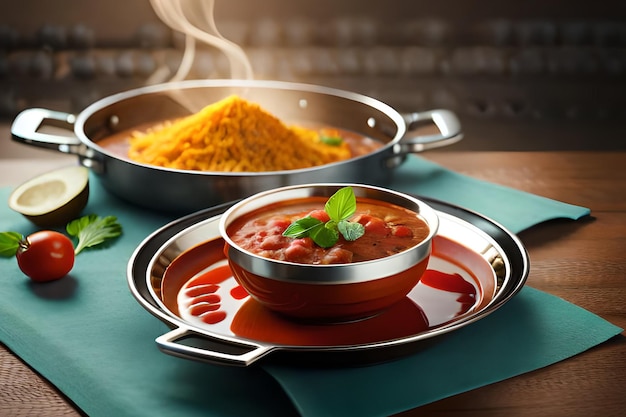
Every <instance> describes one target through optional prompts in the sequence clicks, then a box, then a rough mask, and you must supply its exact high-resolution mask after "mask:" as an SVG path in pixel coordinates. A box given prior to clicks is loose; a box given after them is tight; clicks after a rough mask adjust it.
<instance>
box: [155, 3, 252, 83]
mask: <svg viewBox="0 0 626 417" xmlns="http://www.w3.org/2000/svg"><path fill="white" fill-rule="evenodd" d="M150 3H151V5H152V8H153V9H154V11H155V13H156V14H157V16H158V17H159V18H160V19H161V20H162V21H163V22H164V23H165V24H167V25H168V26H169V27H171V28H172V29H174V30H176V31H178V32H181V33H183V34H184V35H185V50H184V53H183V58H182V60H181V63H180V65H179V67H178V70H177V72H176V74H175V75H174V76H173V77H172V78H171V79H170V81H180V80H184V79H185V78H186V77H187V75H188V74H189V71H190V70H191V67H192V65H193V61H194V58H195V54H196V41H200V42H203V43H206V44H208V45H211V46H214V47H215V48H217V49H219V50H220V51H222V52H223V53H224V54H225V55H226V57H227V58H228V62H229V64H230V76H231V78H234V79H252V78H253V73H252V66H251V65H250V61H249V60H248V57H247V56H246V54H245V52H244V51H243V49H241V47H239V45H237V44H235V43H233V42H231V41H229V40H228V39H226V38H224V37H223V36H222V35H221V34H220V32H219V31H218V30H217V27H216V26H215V19H214V16H213V8H214V5H215V0H150ZM159 77H162V74H159V73H158V72H157V73H155V74H154V75H153V77H152V78H159Z"/></svg>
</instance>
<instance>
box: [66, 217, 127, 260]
mask: <svg viewBox="0 0 626 417" xmlns="http://www.w3.org/2000/svg"><path fill="white" fill-rule="evenodd" d="M65 230H67V233H68V234H69V235H70V236H74V237H76V238H77V239H78V243H77V244H76V249H75V250H74V253H75V254H76V255H78V253H79V252H80V251H82V250H83V249H85V248H90V247H92V246H96V245H99V244H101V243H103V242H104V241H106V240H108V239H112V238H114V237H117V236H119V235H121V234H122V225H121V224H119V223H118V222H117V217H115V216H107V217H100V216H97V215H95V214H90V215H87V216H83V217H81V218H79V219H76V220H73V221H71V222H69V223H68V224H67V226H66V227H65Z"/></svg>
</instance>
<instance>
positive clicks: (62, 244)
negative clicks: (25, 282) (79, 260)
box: [15, 230, 74, 282]
mask: <svg viewBox="0 0 626 417" xmlns="http://www.w3.org/2000/svg"><path fill="white" fill-rule="evenodd" d="M15 257H16V258H17V264H18V265H19V267H20V269H21V270H22V272H23V273H24V274H26V275H27V276H29V277H30V278H31V279H32V280H33V281H38V282H45V281H53V280H56V279H59V278H63V277H64V276H65V275H67V274H68V273H69V272H70V271H71V270H72V267H73V266H74V244H73V243H72V241H71V240H70V238H69V237H67V236H65V235H64V234H62V233H59V232H55V231H51V230H43V231H40V232H36V233H33V234H32V235H30V236H28V237H27V238H26V239H24V240H23V241H22V242H20V247H19V249H18V250H17V253H16V254H15Z"/></svg>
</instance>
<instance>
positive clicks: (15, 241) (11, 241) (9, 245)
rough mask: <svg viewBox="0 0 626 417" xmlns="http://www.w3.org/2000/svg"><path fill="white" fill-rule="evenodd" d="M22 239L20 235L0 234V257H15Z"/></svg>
mask: <svg viewBox="0 0 626 417" xmlns="http://www.w3.org/2000/svg"><path fill="white" fill-rule="evenodd" d="M22 239H24V236H23V235H22V234H21V233H17V232H2V233H0V256H2V257H5V258H9V257H11V256H15V253H16V252H17V250H18V249H19V247H20V242H21V241H22Z"/></svg>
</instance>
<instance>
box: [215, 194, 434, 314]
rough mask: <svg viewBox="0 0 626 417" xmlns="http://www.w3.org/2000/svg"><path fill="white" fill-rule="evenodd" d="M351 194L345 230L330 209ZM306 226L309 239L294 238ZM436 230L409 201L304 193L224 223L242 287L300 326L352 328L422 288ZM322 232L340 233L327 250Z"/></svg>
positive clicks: (237, 209)
mask: <svg viewBox="0 0 626 417" xmlns="http://www.w3.org/2000/svg"><path fill="white" fill-rule="evenodd" d="M346 188H349V189H350V190H353V193H354V195H353V196H352V197H353V198H354V202H355V204H354V209H353V210H351V211H350V212H349V215H348V216H346V217H345V218H342V219H341V220H339V219H338V217H337V212H336V211H335V210H334V209H333V208H332V207H331V209H330V210H328V207H329V206H328V204H329V203H330V202H331V200H333V198H335V196H336V195H337V194H339V192H340V191H341V190H342V189H346ZM339 211H342V210H339ZM342 213H344V214H345V211H342ZM303 219H304V220H306V221H305V222H303V223H301V225H302V226H303V227H301V229H302V230H304V231H305V232H304V235H300V234H295V235H294V234H292V233H290V231H291V230H292V229H291V228H292V226H293V225H294V224H297V223H298V222H300V221H302V220H303ZM329 219H330V221H329ZM339 223H342V225H341V226H339V227H337V225H338V224H339ZM311 224H313V225H314V226H311ZM438 224H439V222H438V217H437V215H436V213H435V211H434V210H433V209H432V208H430V207H429V206H428V205H426V204H425V203H424V202H422V201H421V200H418V199H416V198H414V197H412V196H408V195H406V194H402V193H399V192H395V191H392V190H387V189H384V188H380V187H374V186H367V185H358V184H348V185H346V184H308V185H306V184H305V185H297V186H290V187H284V188H279V189H277V190H272V191H266V192H261V193H258V194H256V195H253V196H251V197H249V198H247V199H244V200H242V201H240V202H239V203H237V204H235V205H234V206H232V207H231V208H230V209H228V210H227V211H226V212H225V213H224V214H223V215H222V217H221V219H220V233H221V235H222V237H223V238H224V240H225V242H226V244H225V254H226V256H227V258H228V262H229V265H230V268H231V270H232V272H233V275H234V277H235V279H236V280H237V281H238V282H239V284H240V285H241V286H243V287H244V288H245V289H246V290H247V291H248V293H249V294H250V295H251V296H252V297H253V298H254V299H255V300H256V301H258V302H259V303H260V304H262V305H264V306H265V307H267V308H269V309H271V310H274V311H276V312H279V313H281V314H284V315H286V316H290V317H296V318H300V319H307V320H313V321H316V320H321V321H346V320H355V319H362V318H365V317H369V316H372V315H375V314H378V313H380V312H382V311H383V310H384V309H386V308H388V307H390V306H391V305H392V304H394V303H396V302H398V301H400V300H401V299H403V298H404V297H405V296H406V295H407V294H408V292H409V291H411V289H412V288H414V287H415V285H417V283H418V282H419V280H420V278H421V276H422V275H423V273H424V271H425V270H426V267H427V265H428V260H429V258H430V254H431V250H432V246H431V244H432V238H433V237H434V235H435V233H436V231H437V228H438ZM296 229H297V228H296ZM322 229H323V232H320V233H321V234H322V235H325V234H326V232H327V230H325V229H331V230H333V229H338V230H339V233H337V236H336V239H335V240H333V241H332V242H327V241H325V240H324V239H321V240H320V239H319V233H318V231H320V230H322ZM311 230H315V231H316V232H315V233H312V232H311ZM353 230H358V231H359V233H353V232H351V231H353ZM346 231H347V232H346ZM309 232H311V233H310V234H309ZM330 235H333V233H330Z"/></svg>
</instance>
